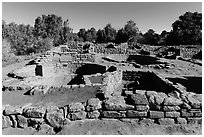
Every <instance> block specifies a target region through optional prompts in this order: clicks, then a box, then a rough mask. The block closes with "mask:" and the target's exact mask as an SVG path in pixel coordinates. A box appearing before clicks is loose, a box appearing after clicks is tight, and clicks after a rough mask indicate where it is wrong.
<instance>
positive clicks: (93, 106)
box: [86, 98, 102, 111]
mask: <svg viewBox="0 0 204 137" xmlns="http://www.w3.org/2000/svg"><path fill="white" fill-rule="evenodd" d="M101 108H102V106H101V101H100V100H99V99H98V98H91V99H89V100H87V106H86V110H87V111H94V110H97V109H101Z"/></svg>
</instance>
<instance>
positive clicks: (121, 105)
mask: <svg viewBox="0 0 204 137" xmlns="http://www.w3.org/2000/svg"><path fill="white" fill-rule="evenodd" d="M104 107H105V109H106V110H115V111H119V110H121V111H122V110H128V109H134V106H133V105H127V104H126V103H125V100H124V97H122V96H113V97H111V98H109V99H108V100H106V101H105V102H104Z"/></svg>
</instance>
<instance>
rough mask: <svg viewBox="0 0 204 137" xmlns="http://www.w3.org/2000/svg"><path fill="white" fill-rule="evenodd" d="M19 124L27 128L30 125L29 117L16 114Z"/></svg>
mask: <svg viewBox="0 0 204 137" xmlns="http://www.w3.org/2000/svg"><path fill="white" fill-rule="evenodd" d="M16 121H17V126H18V127H20V128H25V127H27V126H28V122H27V118H25V117H24V116H22V115H17V116H16Z"/></svg>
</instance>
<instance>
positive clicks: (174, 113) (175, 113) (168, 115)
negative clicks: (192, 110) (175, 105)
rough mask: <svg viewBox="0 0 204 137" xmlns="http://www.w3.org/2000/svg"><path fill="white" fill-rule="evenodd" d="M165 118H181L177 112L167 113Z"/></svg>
mask: <svg viewBox="0 0 204 137" xmlns="http://www.w3.org/2000/svg"><path fill="white" fill-rule="evenodd" d="M165 117H167V118H176V117H180V112H176V111H172V112H165Z"/></svg>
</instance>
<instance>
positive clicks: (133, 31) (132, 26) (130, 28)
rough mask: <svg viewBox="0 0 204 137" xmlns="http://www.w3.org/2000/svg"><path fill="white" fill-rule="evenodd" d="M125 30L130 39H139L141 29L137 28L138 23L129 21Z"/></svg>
mask: <svg viewBox="0 0 204 137" xmlns="http://www.w3.org/2000/svg"><path fill="white" fill-rule="evenodd" d="M124 30H125V31H126V33H127V35H128V39H130V38H131V39H132V37H135V38H136V39H138V38H139V33H140V31H139V29H138V27H137V26H136V23H135V22H134V21H133V20H129V21H128V22H127V24H126V25H125V27H124Z"/></svg>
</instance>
